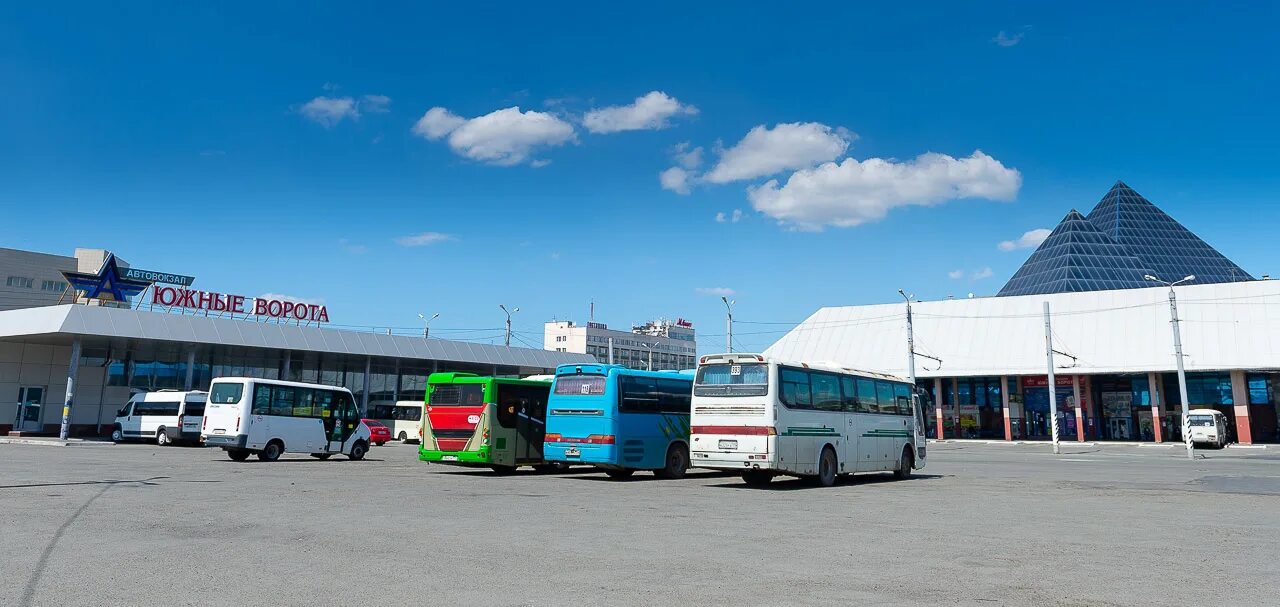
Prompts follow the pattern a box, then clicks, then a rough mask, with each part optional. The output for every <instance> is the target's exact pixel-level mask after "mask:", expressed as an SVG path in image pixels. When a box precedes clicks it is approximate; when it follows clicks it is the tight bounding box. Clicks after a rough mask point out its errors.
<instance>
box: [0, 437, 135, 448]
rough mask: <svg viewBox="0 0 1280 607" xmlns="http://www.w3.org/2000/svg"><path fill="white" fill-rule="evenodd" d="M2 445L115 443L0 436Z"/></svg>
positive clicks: (99, 444)
mask: <svg viewBox="0 0 1280 607" xmlns="http://www.w3.org/2000/svg"><path fill="white" fill-rule="evenodd" d="M0 445H37V446H41V447H114V446H115V443H113V442H111V441H102V440H81V439H67V440H61V439H57V438H13V437H8V436H0Z"/></svg>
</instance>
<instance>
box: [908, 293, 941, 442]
mask: <svg viewBox="0 0 1280 607" xmlns="http://www.w3.org/2000/svg"><path fill="white" fill-rule="evenodd" d="M898 295H901V296H902V298H903V299H905V300H907V382H908V383H910V384H911V423H913V424H915V423H916V422H918V421H919V420H921V419H923V416H921V415H920V412H919V411H918V410H917V409H918V408H919V405H918V403H919V401H920V398H919V397H918V396H916V340H915V335H914V333H913V331H912V326H911V296H910V295H907V292H906V291H903V290H902V289H898ZM920 431H921V432H923V431H924V429H923V428H921V429H920ZM912 434H913V435H914V434H915V433H914V432H913V433H912ZM938 438H942V437H938ZM912 439H913V440H914V436H913V437H912Z"/></svg>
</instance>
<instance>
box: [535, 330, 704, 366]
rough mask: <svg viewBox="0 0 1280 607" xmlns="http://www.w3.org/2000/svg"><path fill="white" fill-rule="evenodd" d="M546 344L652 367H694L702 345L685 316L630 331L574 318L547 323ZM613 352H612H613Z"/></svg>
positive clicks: (554, 348)
mask: <svg viewBox="0 0 1280 607" xmlns="http://www.w3.org/2000/svg"><path fill="white" fill-rule="evenodd" d="M543 347H544V348H545V349H547V350H552V351H555V352H572V353H577V354H589V355H591V356H594V357H595V359H596V360H597V361H599V362H602V363H608V362H613V363H615V364H619V365H623V366H626V367H630V368H632V369H652V370H654V371H663V370H672V369H692V368H694V367H695V366H696V365H697V355H698V346H697V342H695V341H694V330H693V323H690V322H689V321H687V320H684V319H677V320H666V319H659V320H652V321H649V322H646V323H644V324H642V325H635V326H633V327H631V330H630V331H619V330H616V329H610V328H609V327H608V326H606V325H605V324H603V323H598V322H589V323H587V324H585V325H579V324H577V323H576V322H574V321H572V320H558V321H552V322H549V323H546V325H545V326H544V329H543ZM611 351H612V353H611Z"/></svg>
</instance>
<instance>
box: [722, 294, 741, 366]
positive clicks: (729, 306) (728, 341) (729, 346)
mask: <svg viewBox="0 0 1280 607" xmlns="http://www.w3.org/2000/svg"><path fill="white" fill-rule="evenodd" d="M720 301H723V302H724V307H725V309H726V310H728V311H729V316H728V318H727V319H726V320H725V325H726V327H727V328H726V329H725V334H724V335H725V336H724V349H725V352H728V353H730V354H732V353H733V304H735V303H738V300H736V299H735V300H733V301H729V298H728V297H725V296H723V295H721V296H720Z"/></svg>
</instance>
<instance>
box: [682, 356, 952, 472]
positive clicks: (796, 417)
mask: <svg viewBox="0 0 1280 607" xmlns="http://www.w3.org/2000/svg"><path fill="white" fill-rule="evenodd" d="M913 395H914V396H915V398H913ZM922 397H923V398H924V399H927V398H928V396H927V392H924V391H921V390H915V389H914V387H913V386H911V385H910V384H909V383H907V382H906V381H904V380H902V379H901V378H897V377H893V376H890V375H883V374H879V373H870V372H866V371H858V370H854V369H845V368H840V367H837V366H832V365H823V364H805V363H794V364H793V363H786V362H779V361H776V360H769V359H767V358H766V357H764V356H762V355H759V354H716V355H710V356H703V357H702V358H701V360H700V361H699V365H698V374H697V377H696V379H695V381H694V384H693V415H692V418H691V419H690V426H692V428H691V430H692V432H691V436H690V439H691V441H690V444H691V445H692V447H691V451H690V454H691V460H692V461H691V462H690V463H691V464H692V465H694V466H696V467H699V468H713V469H717V470H728V471H734V472H739V473H741V474H742V479H743V480H744V481H745V482H746V483H747V484H748V485H753V486H758V485H765V484H767V483H768V482H769V481H770V480H771V479H772V478H773V477H774V476H778V475H790V476H802V477H810V478H812V479H813V480H814V481H815V482H817V483H818V484H820V485H822V486H831V485H833V484H835V481H836V477H837V476H838V475H841V474H853V473H856V472H893V473H894V475H895V476H896V477H898V478H906V477H908V476H910V475H911V470H912V469H913V468H916V469H918V468H923V467H924V464H925V452H926V439H925V436H924V423H923V417H922V415H923V413H922V411H923V408H924V406H925V405H927V402H926V401H924V400H922Z"/></svg>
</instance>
